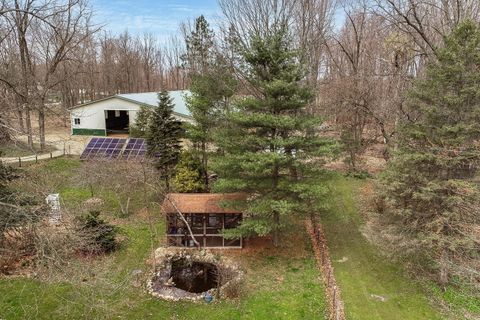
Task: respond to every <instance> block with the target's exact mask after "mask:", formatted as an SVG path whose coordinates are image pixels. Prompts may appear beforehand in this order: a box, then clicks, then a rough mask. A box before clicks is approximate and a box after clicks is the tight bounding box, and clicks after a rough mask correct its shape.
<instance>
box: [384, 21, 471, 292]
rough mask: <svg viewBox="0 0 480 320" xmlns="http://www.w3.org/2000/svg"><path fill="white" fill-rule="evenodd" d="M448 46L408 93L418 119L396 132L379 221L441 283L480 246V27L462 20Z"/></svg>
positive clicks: (411, 107) (446, 42)
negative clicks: (477, 232)
mask: <svg viewBox="0 0 480 320" xmlns="http://www.w3.org/2000/svg"><path fill="white" fill-rule="evenodd" d="M444 41H445V44H444V48H443V49H441V50H439V54H438V62H437V63H434V64H432V65H430V66H429V68H428V71H427V75H426V79H424V80H418V81H416V83H415V84H414V86H413V88H412V90H411V92H410V94H409V101H408V104H409V108H410V111H411V112H412V114H416V121H415V122H405V123H403V124H402V126H401V128H400V129H399V132H400V134H399V141H398V147H397V152H396V154H395V155H394V158H393V160H392V161H391V162H390V163H389V165H388V168H387V170H386V172H385V174H384V176H383V178H382V181H381V190H382V196H383V197H384V199H385V203H386V205H387V206H386V209H385V213H384V214H383V215H382V216H383V217H384V218H385V220H386V222H387V223H388V224H390V225H391V226H393V227H395V228H396V229H397V230H398V233H397V236H399V235H400V236H401V237H404V239H405V240H407V241H408V243H409V247H410V248H412V247H415V248H418V249H419V250H418V252H419V253H420V254H422V255H424V256H426V257H427V258H429V259H428V260H429V261H432V262H433V267H434V269H435V270H436V271H437V272H438V276H439V281H440V283H441V284H445V283H447V282H448V280H449V275H450V274H451V273H450V272H451V271H454V269H455V262H456V261H457V262H458V261H461V260H462V259H465V258H466V259H467V260H468V259H469V258H471V257H472V255H475V254H476V253H475V252H477V253H478V248H479V246H478V242H476V241H475V238H474V234H473V231H472V230H473V229H474V228H475V227H479V223H480V214H479V212H480V190H479V186H478V183H476V182H474V180H473V179H474V177H475V176H476V174H477V171H478V168H479V164H480V145H479V143H478V141H479V139H480V72H479V66H480V28H479V27H478V26H477V25H475V24H474V23H472V22H465V23H463V24H461V25H460V26H459V27H458V28H457V29H456V30H455V31H454V32H453V33H452V34H451V35H450V36H448V37H446V38H445V40H444ZM412 243H413V244H415V245H412ZM458 270H460V268H457V271H458Z"/></svg>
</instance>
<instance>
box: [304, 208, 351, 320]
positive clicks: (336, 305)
mask: <svg viewBox="0 0 480 320" xmlns="http://www.w3.org/2000/svg"><path fill="white" fill-rule="evenodd" d="M305 225H306V228H307V232H308V234H309V235H310V238H311V239H312V246H313V251H314V252H315V257H316V259H317V263H318V265H319V267H320V270H321V272H322V279H323V282H324V285H325V296H326V298H327V302H328V311H329V317H328V318H329V319H330V320H345V319H346V318H345V308H344V305H343V301H342V298H341V292H340V288H339V287H338V285H337V281H336V280H335V276H334V273H333V266H332V261H331V259H330V253H329V251H328V246H327V240H326V238H325V233H324V231H323V226H322V224H321V223H317V222H316V221H315V218H314V217H311V218H310V219H306V220H305Z"/></svg>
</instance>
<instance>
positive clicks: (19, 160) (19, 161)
mask: <svg viewBox="0 0 480 320" xmlns="http://www.w3.org/2000/svg"><path fill="white" fill-rule="evenodd" d="M18 166H19V167H21V166H22V158H20V157H18Z"/></svg>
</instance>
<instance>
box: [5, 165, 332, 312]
mask: <svg viewBox="0 0 480 320" xmlns="http://www.w3.org/2000/svg"><path fill="white" fill-rule="evenodd" d="M83 165H85V164H84V163H81V162H79V161H78V160H75V159H71V158H59V159H54V160H50V161H47V162H43V163H40V164H37V165H32V166H29V167H27V169H26V170H27V172H29V171H32V172H33V171H36V172H37V173H36V177H44V179H45V181H41V182H39V181H36V183H42V184H44V185H45V188H46V189H48V190H49V191H52V192H53V191H55V190H60V195H61V196H62V197H63V201H64V202H65V203H68V202H75V201H77V202H78V201H80V200H84V199H86V198H88V197H89V195H88V192H87V191H86V189H85V187H82V186H81V185H79V184H78V177H76V176H75V175H76V174H77V173H75V172H77V171H78V170H77V169H79V168H81V166H83ZM54 172H56V173H57V174H56V175H55V176H53V173H54ZM27 177H28V176H27ZM39 179H41V178H39ZM20 183H21V184H23V186H21V185H20ZM28 183H29V179H28V178H27V179H23V180H22V182H18V185H17V187H18V188H21V187H22V189H24V188H26V189H28V185H27V184H28ZM32 188H33V187H32ZM97 196H98V197H101V198H102V197H105V198H106V199H104V200H105V205H104V206H105V208H104V210H105V212H108V215H106V216H105V217H106V219H107V220H110V221H113V222H114V223H115V224H116V225H118V226H119V228H120V229H121V230H122V234H123V238H125V240H124V241H123V244H122V246H121V249H120V250H118V251H116V252H114V253H113V254H111V255H108V256H105V257H101V258H96V259H93V260H86V259H84V258H83V259H82V258H72V260H71V261H68V264H67V265H65V267H64V268H63V269H62V270H58V271H55V272H53V273H52V274H53V276H51V277H49V278H48V279H43V278H42V281H40V280H39V279H37V278H38V277H37V278H36V277H32V278H21V277H16V278H0V319H9V320H10V319H324V318H325V301H324V295H323V287H322V284H321V281H320V279H319V271H318V269H317V266H316V263H315V259H314V256H313V253H312V251H311V245H310V242H309V239H308V236H307V235H306V232H305V229H304V226H303V223H301V222H298V223H293V224H292V228H291V229H290V230H289V234H288V236H287V237H286V241H285V243H284V244H283V245H282V246H281V247H280V248H272V247H270V246H269V245H265V246H252V247H250V248H248V247H247V248H246V249H244V250H241V251H237V250H232V251H230V253H225V254H228V255H229V256H230V257H231V258H232V259H234V260H236V261H238V263H239V264H241V265H242V267H243V269H244V270H245V272H246V275H245V279H246V283H245V288H244V293H243V295H242V297H241V298H240V299H239V300H237V301H216V302H214V303H211V304H206V303H190V302H188V303H187V302H182V303H173V302H166V301H161V300H158V299H156V298H153V297H151V296H150V295H148V294H147V293H146V292H145V289H144V284H145V281H146V279H147V276H148V274H149V272H150V271H151V270H150V269H151V268H150V266H149V265H148V263H147V260H148V257H149V256H150V253H151V250H152V248H156V247H157V246H159V245H160V244H161V242H162V233H163V231H164V228H165V226H164V222H163V218H162V217H161V216H160V214H159V212H158V211H154V214H153V219H148V216H146V215H145V214H144V213H142V210H140V209H141V208H140V207H139V203H141V202H140V201H135V199H133V200H132V210H131V211H132V212H133V213H132V214H131V215H130V216H128V217H119V216H118V215H115V214H114V212H115V205H116V203H115V201H110V200H109V199H108V198H109V197H110V196H109V193H108V192H107V191H102V192H101V193H99V195H97ZM139 196H141V193H138V194H137V193H135V192H134V190H133V191H132V197H139ZM149 221H150V223H149ZM152 221H153V222H152ZM292 242H294V243H295V244H291V243H292ZM221 253H222V254H223V252H221ZM136 269H141V270H143V271H144V273H143V275H142V276H141V277H143V278H142V279H141V283H142V286H140V287H138V286H134V285H133V283H134V282H135V281H134V280H135V279H133V276H132V275H131V274H132V271H133V270H136Z"/></svg>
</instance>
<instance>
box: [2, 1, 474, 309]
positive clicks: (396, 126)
mask: <svg viewBox="0 0 480 320" xmlns="http://www.w3.org/2000/svg"><path fill="white" fill-rule="evenodd" d="M219 7H220V10H221V13H222V15H221V19H219V20H218V21H216V23H215V24H214V23H212V22H210V21H207V19H206V18H205V16H203V15H199V16H198V17H195V19H193V20H191V21H183V22H180V23H179V31H178V34H177V35H176V36H172V37H171V38H170V39H169V40H168V41H167V42H160V41H159V40H158V35H155V34H152V33H145V34H143V35H138V34H135V35H132V34H130V33H128V32H127V31H125V32H124V33H122V34H113V33H110V32H109V31H108V25H106V26H103V25H99V24H97V23H94V19H93V14H94V13H93V10H92V6H91V3H89V2H88V0H0V144H6V143H8V142H9V141H12V140H13V141H15V140H17V139H19V137H26V141H27V144H28V146H29V147H30V148H31V149H32V150H33V146H34V143H35V142H38V143H39V144H40V147H41V149H42V150H44V149H45V148H46V147H47V144H46V139H45V136H46V131H47V123H48V122H49V121H52V120H55V121H57V123H58V120H61V121H63V123H64V125H65V126H66V127H69V122H70V119H69V113H68V110H69V108H71V107H73V106H75V105H78V104H81V103H84V102H88V101H93V100H97V99H100V98H103V97H107V96H111V95H114V94H117V93H137V92H152V91H155V92H159V95H158V97H159V104H158V107H156V108H154V109H153V108H149V107H144V106H142V108H141V109H140V111H139V112H138V114H137V119H136V122H135V127H132V128H130V129H131V130H130V134H131V135H132V134H133V135H134V136H135V137H139V138H145V141H146V144H147V155H148V157H147V159H148V160H147V161H145V162H142V163H141V164H136V165H135V166H134V167H135V168H134V169H132V170H131V171H130V172H129V173H128V174H127V173H126V172H128V171H129V169H128V168H127V167H128V166H127V165H125V168H123V167H121V166H120V167H119V169H118V170H122V171H121V172H122V174H123V175H124V177H121V178H118V181H116V182H115V183H112V185H111V186H110V189H111V190H113V193H114V194H116V197H117V200H118V202H119V203H122V200H121V199H123V200H125V199H126V198H127V199H128V201H127V204H126V205H123V204H120V207H121V212H122V214H125V216H127V215H128V206H129V201H130V197H129V196H128V195H126V194H127V193H128V191H129V190H124V189H129V187H132V188H133V187H135V188H137V189H139V190H140V189H142V190H143V191H142V192H143V199H142V201H143V202H142V205H143V207H142V209H144V210H146V213H147V215H148V214H151V210H152V209H151V207H154V206H155V205H156V204H157V203H156V202H155V201H158V199H157V200H155V201H153V202H149V201H148V200H147V195H150V196H151V195H152V194H154V195H155V196H158V198H159V199H160V198H162V199H163V197H164V196H165V195H166V194H169V193H170V192H179V193H200V192H204V193H209V192H217V193H240V194H245V195H247V197H245V199H246V200H241V201H239V202H240V203H237V202H235V203H226V204H225V206H228V205H230V206H232V207H235V208H237V207H238V208H241V212H242V214H243V219H242V222H241V223H240V224H239V225H238V226H237V227H236V228H234V229H231V230H227V231H225V230H224V234H223V235H222V236H223V237H225V238H224V239H223V238H222V241H227V239H236V238H243V237H245V238H247V239H248V238H251V237H266V238H267V239H269V240H271V242H272V244H273V247H274V248H276V249H277V248H278V247H281V245H282V241H281V238H282V237H281V235H283V234H288V233H289V231H291V230H292V228H293V226H294V225H295V223H296V222H298V221H303V220H304V219H307V218H309V217H313V216H315V217H316V218H318V219H319V221H320V222H321V221H322V219H325V220H326V221H327V222H328V223H330V224H332V225H334V223H332V222H331V221H329V219H331V214H330V212H331V204H329V202H330V201H331V200H329V198H332V192H334V191H332V188H331V181H332V180H333V181H334V180H335V179H338V178H336V176H335V174H337V173H336V171H339V172H341V173H342V174H343V175H345V176H347V177H349V178H350V177H351V178H352V179H367V180H368V181H369V182H368V184H369V186H370V187H371V189H372V191H371V193H370V194H369V195H368V197H366V198H368V199H367V200H366V201H364V202H362V206H363V208H361V210H360V211H361V213H362V214H363V219H364V220H365V226H362V230H361V231H362V235H363V236H365V238H367V239H368V241H369V242H370V243H371V244H373V245H374V246H375V247H376V248H378V249H379V250H380V251H381V252H382V254H383V255H385V256H387V257H389V258H391V259H392V260H394V261H396V262H398V264H400V265H401V266H406V267H408V270H409V271H413V272H412V273H418V275H419V277H423V278H424V279H429V281H430V280H431V281H433V282H434V283H435V285H436V286H438V287H439V288H441V290H444V291H447V288H448V287H449V286H458V287H460V288H468V292H473V294H472V296H473V295H476V294H478V292H479V290H480V273H479V270H480V259H479V253H480V185H479V179H478V177H479V175H478V174H479V173H478V169H479V168H480V71H479V70H480V53H479V52H480V2H479V1H478V0H415V1H413V0H358V1H357V0H271V1H264V0H219ZM176 89H188V90H189V94H188V95H186V96H185V101H186V105H187V107H188V110H189V112H190V114H191V117H192V119H193V121H192V123H181V121H179V120H178V119H176V118H175V117H174V116H173V107H174V106H173V103H172V99H171V97H169V94H168V90H176ZM0 156H1V155H0ZM371 158H373V159H374V161H375V164H374V165H373V166H374V169H371V167H370V165H371V164H370V163H369V159H371ZM85 163H86V164H85V165H84V167H82V168H83V170H84V172H83V173H82V176H83V182H82V183H84V184H88V189H89V190H90V192H91V197H92V198H93V190H94V189H95V185H96V184H99V185H102V183H104V182H102V181H100V180H99V179H98V178H96V172H97V170H98V171H101V169H99V168H97V167H96V166H95V165H93V164H92V165H89V164H88V162H85ZM89 170H92V171H89ZM134 170H136V171H135V172H134ZM94 172H95V173H94ZM334 172H335V173H334ZM112 175H114V174H113V173H112ZM103 177H106V175H103ZM132 177H135V179H134V178H132ZM16 178H17V176H16V171H15V170H11V168H9V167H6V166H4V165H2V164H0V247H1V243H2V241H7V240H8V236H7V235H8V234H9V232H13V233H12V234H22V235H23V234H25V238H29V239H30V238H35V239H38V237H37V236H38V234H37V230H36V225H37V222H38V221H40V220H41V219H42V214H45V208H43V207H42V206H41V205H39V204H38V202H35V200H34V199H31V198H29V197H28V195H27V194H24V193H23V191H22V190H16V189H14V188H12V187H11V185H12V180H15V179H16ZM122 178H124V179H127V180H126V181H124V180H122ZM349 178H348V179H349ZM128 179H131V180H132V181H134V182H132V184H129V181H128ZM124 183H125V184H128V186H127V185H124ZM333 189H334V188H333ZM37 191H38V190H37ZM137 191H138V190H137ZM152 203H155V205H153V204H152ZM239 212H240V211H239ZM194 213H195V212H191V214H194ZM179 214H180V215H181V213H179ZM349 214H350V213H349ZM98 216H99V212H96V211H91V212H88V215H87V216H83V217H82V218H81V219H80V220H79V221H80V222H78V221H77V220H75V221H77V222H76V225H77V229H76V231H78V232H77V233H78V234H80V235H82V234H83V236H84V233H85V232H83V231H84V230H90V229H89V228H91V227H92V225H93V226H97V225H100V226H101V228H102V230H106V232H105V233H102V234H101V235H97V234H95V235H94V236H93V238H94V240H91V238H92V235H91V234H89V235H90V238H88V237H87V238H88V239H87V240H85V241H86V242H88V241H93V242H95V241H97V242H100V243H101V244H100V245H99V246H100V248H98V247H95V250H94V251H95V252H97V251H102V250H103V251H102V252H104V253H108V252H112V251H114V250H115V249H116V247H115V245H114V244H113V243H114V242H115V230H116V229H115V227H113V226H111V225H109V224H108V222H106V221H104V220H102V219H100V218H99V217H98ZM148 217H149V218H148V219H149V220H148V223H149V227H150V228H151V229H152V230H153V228H152V220H151V218H150V216H148ZM205 217H208V215H206V216H205ZM192 219H193V218H192ZM183 220H185V218H183ZM292 221H293V222H292ZM185 223H186V224H187V227H189V226H188V223H187V222H186V220H185ZM203 223H204V228H206V227H205V225H206V224H205V223H206V222H205V221H204V222H203ZM342 223H345V222H342ZM23 225H24V226H27V227H20V226H23ZM78 225H79V226H78ZM78 228H79V229H78ZM327 228H328V225H327ZM79 230H80V231H79ZM155 232H156V231H155ZM77 233H75V234H77ZM87 233H88V232H87ZM325 233H326V234H327V235H329V231H328V230H327V231H326V232H325ZM2 234H5V236H2ZM32 234H35V236H31V235H32ZM190 234H191V238H192V241H193V242H195V238H194V236H193V234H192V232H191V230H190ZM97 236H98V237H97ZM95 237H96V238H95ZM99 237H100V238H99ZM329 237H331V236H330V235H329ZM40 238H41V237H40ZM82 239H83V238H82ZM95 239H97V240H95ZM98 239H100V240H98ZM152 239H153V236H152ZM203 241H204V242H205V243H206V241H207V240H205V239H204V240H203ZM329 241H330V240H329ZM222 243H223V242H222ZM151 246H152V248H151V249H152V251H153V240H152V244H151ZM192 246H193V245H192ZM25 247H28V248H33V247H35V248H38V246H36V245H31V244H27V245H26V246H25ZM102 248H103V249H102ZM276 249H275V250H276ZM32 250H33V249H32ZM85 250H86V249H85ZM85 250H84V251H85ZM92 250H93V249H92ZM342 259H343V257H342ZM334 296H335V294H334ZM475 301H477V302H478V300H475ZM475 308H476V307H474V308H473V309H475ZM346 309H348V306H347V307H346ZM475 310H476V309H475ZM347 313H348V312H347ZM0 317H1V314H0Z"/></svg>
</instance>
